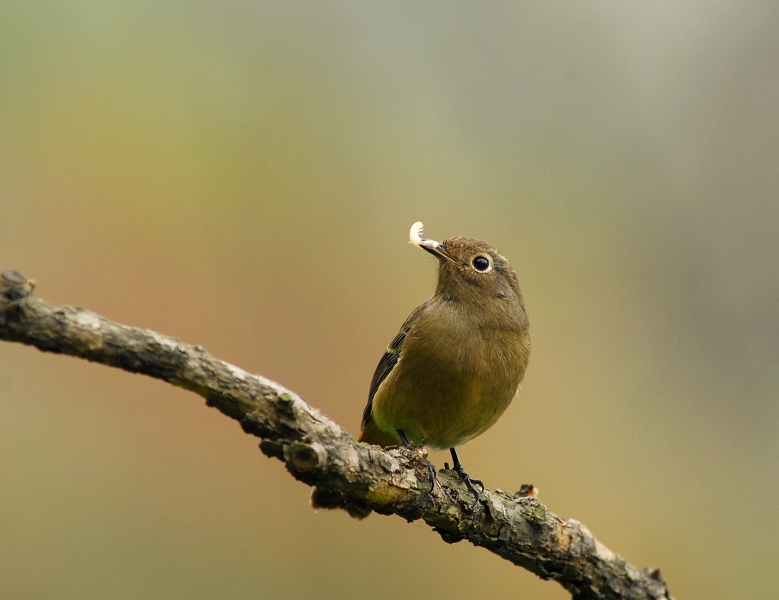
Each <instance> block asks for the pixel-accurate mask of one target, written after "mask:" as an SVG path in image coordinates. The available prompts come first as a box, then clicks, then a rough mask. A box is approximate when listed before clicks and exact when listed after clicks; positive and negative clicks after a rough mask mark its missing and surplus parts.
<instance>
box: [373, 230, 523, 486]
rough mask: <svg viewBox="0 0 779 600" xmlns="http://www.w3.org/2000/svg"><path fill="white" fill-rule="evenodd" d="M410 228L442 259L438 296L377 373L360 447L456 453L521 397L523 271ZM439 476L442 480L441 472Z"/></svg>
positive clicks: (478, 244) (468, 243) (467, 240)
mask: <svg viewBox="0 0 779 600" xmlns="http://www.w3.org/2000/svg"><path fill="white" fill-rule="evenodd" d="M421 234H422V223H414V225H412V226H411V233H410V241H411V243H412V244H415V245H417V246H419V247H420V248H422V249H423V250H427V251H428V252H429V253H430V254H432V255H433V256H435V257H436V258H437V259H438V285H437V286H436V291H435V294H434V295H433V297H432V298H429V299H428V300H426V301H425V302H423V303H422V304H421V305H420V306H418V307H417V308H416V310H414V311H413V312H412V313H411V314H410V315H409V317H408V318H407V319H406V322H405V323H403V326H402V327H401V328H400V331H399V332H398V334H397V335H396V336H395V339H394V340H392V343H391V344H390V345H389V347H388V348H387V351H386V352H385V353H384V356H383V357H382V358H381V361H379V365H378V366H377V367H376V372H375V373H374V374H373V380H372V381H371V387H370V392H369V394H368V405H367V406H366V407H365V412H364V413H363V419H362V432H361V433H360V436H359V438H358V441H360V442H366V443H369V444H378V445H380V446H392V445H398V444H400V443H402V444H403V445H404V446H407V447H408V446H411V444H412V443H413V444H426V445H428V446H430V447H432V448H436V449H446V448H449V450H450V452H451V454H452V460H453V461H454V465H453V466H454V470H455V471H456V472H457V473H458V474H459V475H460V477H461V478H462V479H463V481H464V482H465V484H466V485H467V487H468V489H469V490H471V492H472V493H473V494H474V495H475V496H476V498H477V500H478V498H479V493H478V492H477V491H476V489H475V488H474V487H473V483H478V484H479V485H481V486H482V489H483V488H484V486H483V484H482V483H481V481H479V480H477V479H471V478H470V477H469V476H468V474H467V473H466V472H465V470H464V469H463V466H462V463H460V460H459V458H458V457H457V453H456V452H455V447H456V446H459V445H461V444H464V443H465V442H467V441H469V440H472V439H473V438H475V437H476V436H478V435H480V434H482V433H484V432H485V431H486V430H487V429H489V428H490V427H491V426H492V425H494V424H495V422H496V421H497V420H498V418H499V417H500V416H501V415H502V414H503V411H505V410H506V408H507V407H508V405H509V404H510V403H511V400H512V399H513V398H514V396H515V394H516V393H517V390H518V389H519V384H520V382H521V381H522V378H523V376H524V375H525V368H526V367H527V361H528V357H529V355H530V336H529V329H530V324H529V322H528V318H527V313H526V312H525V305H524V302H523V300H522V292H521V290H520V288H519V281H518V280H517V275H516V273H514V270H513V269H512V268H511V266H509V263H508V261H507V260H506V258H505V257H504V256H503V255H502V254H501V253H500V252H498V251H497V250H495V248H493V247H492V246H490V245H489V244H486V243H485V242H482V241H481V240H477V239H475V238H471V237H463V236H456V237H453V238H450V239H448V240H445V241H444V242H436V241H435V240H429V239H425V238H422V237H420V236H421ZM430 468H431V469H432V475H433V477H435V469H434V468H433V467H432V466H430Z"/></svg>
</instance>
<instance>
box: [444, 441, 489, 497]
mask: <svg viewBox="0 0 779 600" xmlns="http://www.w3.org/2000/svg"><path fill="white" fill-rule="evenodd" d="M449 452H451V454H452V460H453V461H454V466H453V467H452V470H453V471H455V472H456V473H457V474H458V475H459V476H460V479H462V480H463V482H464V483H465V487H467V488H468V489H469V490H470V491H471V493H472V494H473V495H474V496H476V502H475V503H474V506H475V505H476V504H477V503H478V502H479V498H480V497H481V494H482V493H483V492H484V482H483V481H482V480H481V479H471V477H470V476H469V475H468V473H466V472H465V469H463V464H462V463H461V462H460V459H459V458H457V452H455V451H454V448H449ZM474 483H475V484H478V485H479V486H481V493H480V492H478V491H477V490H476V488H475V487H473V484H474Z"/></svg>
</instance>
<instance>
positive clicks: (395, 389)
mask: <svg viewBox="0 0 779 600" xmlns="http://www.w3.org/2000/svg"><path fill="white" fill-rule="evenodd" d="M526 338H527V332H523V331H520V330H512V329H496V328H490V327H485V326H483V325H479V324H475V323H473V322H468V321H467V320H464V319H462V318H458V315H457V314H455V313H454V312H452V311H447V310H446V309H445V307H444V309H443V310H438V311H434V312H433V313H432V314H422V315H421V316H420V318H419V320H418V322H417V323H415V326H414V327H412V328H411V329H410V330H409V332H408V334H407V337H406V340H405V342H404V344H403V348H402V351H401V354H400V359H399V361H398V364H397V365H396V367H395V368H394V369H393V370H392V372H391V373H390V374H389V375H388V377H387V379H386V380H385V381H384V382H383V383H382V385H381V386H380V388H379V389H378V390H377V392H376V396H375V398H374V406H373V411H374V419H375V420H376V422H377V424H378V425H379V426H381V427H382V428H383V429H389V430H394V429H402V430H403V431H404V432H405V433H406V435H407V436H408V437H409V439H411V440H412V441H414V442H415V443H421V442H422V441H423V440H424V441H425V442H426V443H427V444H428V445H430V446H432V447H434V448H451V447H454V446H457V445H459V444H462V443H464V442H466V441H468V440H470V439H472V438H474V437H476V436H477V435H479V434H481V433H482V432H484V431H485V430H486V429H488V428H489V427H490V426H492V425H493V424H494V423H495V421H497V419H498V417H500V415H501V414H502V413H503V412H504V411H505V409H506V408H507V407H508V405H509V404H510V403H511V400H512V398H513V397H514V395H515V393H516V391H517V388H518V387H519V383H520V381H521V380H522V376H523V375H524V371H525V366H526V364H527V350H528V349H529V342H527V341H526Z"/></svg>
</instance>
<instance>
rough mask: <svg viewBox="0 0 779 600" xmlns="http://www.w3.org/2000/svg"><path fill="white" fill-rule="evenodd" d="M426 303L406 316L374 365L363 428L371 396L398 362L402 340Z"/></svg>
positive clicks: (368, 418)
mask: <svg viewBox="0 0 779 600" xmlns="http://www.w3.org/2000/svg"><path fill="white" fill-rule="evenodd" d="M426 305H427V302H425V303H424V304H421V305H420V306H418V307H417V308H416V309H414V312H412V313H411V314H410V315H409V316H408V318H407V319H406V322H405V323H403V326H402V327H401V328H400V331H399V332H398V335H396V336H395V339H393V340H392V342H391V343H390V345H389V346H387V350H386V351H385V352H384V356H382V357H381V360H380V361H379V364H378V365H377V366H376V370H375V371H374V372H373V379H371V389H370V391H369V392H368V404H367V405H366V406H365V410H364V411H363V413H362V427H363V429H364V428H365V426H366V425H367V424H368V423H369V422H370V420H371V412H372V411H373V397H374V396H375V395H376V390H378V389H379V386H380V385H381V384H382V382H383V381H384V380H385V379H386V378H387V375H389V374H390V373H391V372H392V369H394V368H395V365H396V364H398V360H399V359H400V351H401V350H402V349H403V341H404V340H405V339H406V335H407V334H408V332H409V330H410V329H411V327H412V326H413V324H414V321H415V320H416V318H417V315H419V313H420V312H421V311H422V309H423V308H424V307H425V306H426Z"/></svg>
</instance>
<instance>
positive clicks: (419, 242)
mask: <svg viewBox="0 0 779 600" xmlns="http://www.w3.org/2000/svg"><path fill="white" fill-rule="evenodd" d="M421 236H422V223H421V222H419V221H417V222H416V223H414V224H413V225H412V226H411V231H409V234H408V243H409V244H414V245H415V246H419V247H420V248H422V250H427V251H428V252H429V253H430V254H432V255H433V256H435V257H436V258H440V259H445V260H450V261H452V262H455V261H454V258H453V257H452V255H451V254H449V251H448V250H447V249H446V245H444V244H442V243H441V242H436V241H435V240H429V239H427V238H423V237H421Z"/></svg>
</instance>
